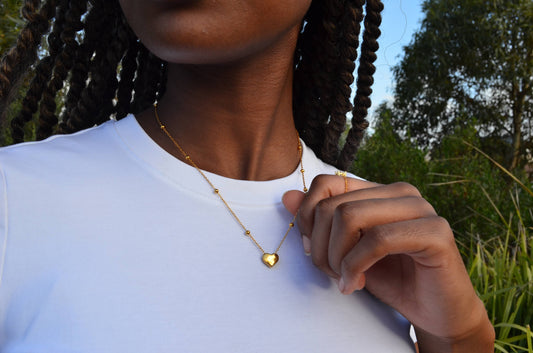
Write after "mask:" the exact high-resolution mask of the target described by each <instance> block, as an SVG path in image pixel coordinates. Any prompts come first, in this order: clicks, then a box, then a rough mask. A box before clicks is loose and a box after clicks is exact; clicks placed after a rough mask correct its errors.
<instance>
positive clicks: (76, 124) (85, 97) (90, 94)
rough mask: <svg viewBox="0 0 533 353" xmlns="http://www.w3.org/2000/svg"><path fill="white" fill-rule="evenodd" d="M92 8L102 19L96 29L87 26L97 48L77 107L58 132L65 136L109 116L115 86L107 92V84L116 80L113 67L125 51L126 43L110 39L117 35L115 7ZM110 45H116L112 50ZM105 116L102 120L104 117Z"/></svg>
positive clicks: (100, 0) (103, 3)
mask: <svg viewBox="0 0 533 353" xmlns="http://www.w3.org/2000/svg"><path fill="white" fill-rule="evenodd" d="M95 6H101V7H102V10H101V11H102V14H105V18H104V20H103V21H101V23H99V25H100V26H99V27H98V28H96V26H95V23H91V24H90V26H91V31H94V32H97V33H94V35H95V40H98V41H100V42H101V43H105V44H101V45H99V46H96V50H95V51H94V54H91V56H94V57H93V59H92V61H91V62H90V63H89V73H88V77H89V78H90V79H89V80H88V83H86V86H85V88H84V89H83V90H82V92H81V95H80V99H79V101H78V103H77V104H76V105H75V106H73V107H72V110H71V112H70V114H69V118H68V120H67V121H66V122H65V126H64V127H63V128H62V130H63V131H65V132H74V131H78V130H81V129H85V128H88V127H91V126H93V125H95V124H98V123H101V122H103V121H105V120H107V119H108V118H109V115H110V114H111V113H112V112H113V103H112V101H113V99H114V98H115V97H114V93H113V92H114V89H113V88H114V87H116V85H117V84H116V83H111V86H112V87H113V88H112V89H109V88H108V84H109V82H110V81H113V80H115V79H116V72H117V66H118V63H119V61H120V59H121V58H122V55H123V53H124V52H125V51H126V48H125V47H126V46H127V43H120V44H118V45H117V42H116V41H115V40H114V39H113V40H112V38H114V36H116V35H117V33H116V31H117V26H118V22H119V21H120V20H119V17H120V13H117V9H118V8H117V6H118V5H117V4H116V3H114V2H108V1H104V0H98V1H96V4H95ZM112 45H117V47H116V48H113V47H112ZM104 115H105V117H104Z"/></svg>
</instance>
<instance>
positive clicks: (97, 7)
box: [59, 1, 107, 133]
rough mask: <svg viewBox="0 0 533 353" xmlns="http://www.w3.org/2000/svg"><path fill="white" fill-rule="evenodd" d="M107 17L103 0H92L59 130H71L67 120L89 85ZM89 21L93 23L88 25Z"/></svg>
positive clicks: (64, 131) (85, 20) (63, 131)
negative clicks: (88, 80) (92, 60)
mask: <svg viewBox="0 0 533 353" xmlns="http://www.w3.org/2000/svg"><path fill="white" fill-rule="evenodd" d="M106 20H107V17H106V16H105V12H104V9H103V2H102V1H91V8H90V10H89V11H88V13H87V16H86V17H85V19H84V23H85V25H84V28H85V31H84V32H85V33H84V34H85V35H84V38H83V42H82V43H81V44H80V46H79V47H78V50H77V53H76V62H75V63H74V66H73V67H72V72H71V76H70V81H69V84H68V86H69V90H68V93H67V97H66V100H65V109H64V111H63V113H62V115H61V123H60V125H59V132H60V133H66V132H69V128H68V126H67V122H68V121H69V120H70V119H71V118H72V111H73V110H74V108H75V107H76V105H77V104H78V102H79V101H80V99H81V93H82V91H83V90H84V89H85V87H86V85H87V78H88V76H89V68H90V62H91V58H92V56H93V54H94V51H95V50H96V46H97V43H98V38H99V36H100V34H101V28H102V27H103V26H104V25H105V21H106ZM87 23H90V24H93V25H91V26H87Z"/></svg>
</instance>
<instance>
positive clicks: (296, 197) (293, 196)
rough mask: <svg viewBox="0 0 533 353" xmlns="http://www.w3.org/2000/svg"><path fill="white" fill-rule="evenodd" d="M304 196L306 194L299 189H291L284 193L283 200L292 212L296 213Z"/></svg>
mask: <svg viewBox="0 0 533 353" xmlns="http://www.w3.org/2000/svg"><path fill="white" fill-rule="evenodd" d="M304 197H305V194H304V193H303V192H301V191H298V190H290V191H287V192H286V193H285V194H283V197H282V198H281V201H282V202H283V205H284V206H285V208H286V209H287V210H288V211H289V212H290V213H292V214H293V215H296V212H298V209H299V208H300V205H301V203H302V201H303V199H304Z"/></svg>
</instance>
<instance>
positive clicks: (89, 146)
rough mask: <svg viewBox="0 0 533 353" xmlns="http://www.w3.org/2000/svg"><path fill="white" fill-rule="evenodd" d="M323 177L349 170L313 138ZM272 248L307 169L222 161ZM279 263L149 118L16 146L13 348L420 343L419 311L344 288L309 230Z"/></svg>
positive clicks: (309, 173)
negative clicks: (320, 265) (317, 252)
mask: <svg viewBox="0 0 533 353" xmlns="http://www.w3.org/2000/svg"><path fill="white" fill-rule="evenodd" d="M303 163H304V168H305V170H306V178H307V180H308V182H310V181H311V180H312V178H313V177H314V176H316V175H318V174H321V173H326V174H332V173H333V172H334V171H335V169H334V168H333V167H331V166H328V165H326V164H324V163H323V162H321V161H320V160H318V159H317V158H316V156H315V155H314V154H313V152H312V151H311V150H310V149H308V148H307V147H305V148H304V156H303ZM206 174H207V175H208V177H209V178H210V179H211V181H212V182H213V184H214V185H215V186H216V187H217V188H219V189H220V190H221V192H222V193H223V196H224V197H225V198H226V200H227V201H228V202H229V203H230V204H231V207H232V208H233V209H234V211H235V212H236V213H237V214H238V215H239V217H240V218H241V219H242V221H243V223H244V224H245V225H246V226H247V227H248V228H249V229H250V230H251V231H252V233H253V234H254V236H255V237H256V239H257V241H258V242H259V243H260V244H261V245H262V246H263V247H264V248H265V250H266V251H274V250H275V249H276V247H277V245H278V243H279V241H280V240H281V238H282V236H283V234H284V232H285V231H286V229H287V226H288V223H289V222H290V220H291V218H292V217H291V215H290V214H289V213H288V212H287V211H286V210H285V208H284V207H283V205H282V203H281V196H282V195H283V193H284V192H285V191H287V190H290V189H300V190H301V189H302V181H301V175H300V173H299V171H298V170H295V171H294V172H293V173H292V174H291V175H289V176H287V177H285V178H281V179H278V180H272V181H259V182H258V181H242V180H234V179H229V178H225V177H221V176H218V175H214V174H211V173H206ZM279 255H280V260H279V263H278V264H277V265H276V266H275V267H274V268H272V269H268V268H267V267H266V266H265V265H264V264H263V263H262V262H261V259H260V258H261V253H260V251H259V250H258V249H257V248H256V247H255V246H254V245H253V244H252V243H251V242H250V240H249V239H247V238H246V237H244V236H243V231H242V229H241V228H240V226H239V225H238V224H237V223H236V221H235V220H234V219H233V218H232V217H231V215H230V214H229V213H228V210H227V209H226V208H225V207H224V206H223V205H222V203H221V201H220V200H219V199H218V197H217V196H216V195H214V194H213V191H212V190H211V189H210V187H209V186H208V185H207V183H206V182H205V180H204V179H203V178H202V177H201V176H200V175H199V174H198V171H196V170H195V169H194V168H192V167H191V166H189V165H187V164H185V163H183V162H181V161H179V160H177V159H176V158H174V157H173V156H171V155H170V154H168V153H167V152H165V151H164V150H163V149H161V148H160V147H159V146H158V145H157V144H156V143H155V142H153V141H152V140H151V139H150V138H149V136H148V135H147V134H146V133H145V132H144V131H143V129H142V128H141V127H140V126H139V124H138V123H137V121H136V120H135V118H134V117H133V116H128V117H126V118H124V119H123V120H121V121H119V122H116V121H109V122H107V123H105V124H103V125H101V126H99V127H95V128H92V129H89V130H85V131H82V132H79V133H76V134H73V135H67V136H55V137H52V138H49V139H48V140H46V141H43V142H33V143H25V144H21V145H16V146H11V147H7V148H3V149H1V150H0V352H5V353H19V352H25V353H28V352H32V353H33V352H54V353H61V352H76V353H89V352H99V353H106V352H110V353H111V352H114V353H116V352H129V353H136V352H139V353H141V352H150V353H153V352H159V353H165V352H169V353H170V352H172V353H175V352H204V353H205V352H212V351H213V352H214V351H216V352H265V353H266V352H307V353H309V352H329V353H335V352H414V348H413V344H412V342H411V340H410V338H409V323H408V322H407V321H406V320H405V319H403V318H402V317H401V316H399V315H398V314H397V313H396V312H395V311H393V310H392V309H390V308H389V307H387V306H385V305H383V304H382V303H380V302H379V301H378V300H376V299H374V298H373V297H372V296H371V295H370V294H369V293H367V292H365V291H362V292H359V293H355V294H353V295H348V296H344V295H341V294H340V293H339V291H338V289H337V287H336V284H335V283H334V282H333V281H332V280H330V279H329V278H328V277H327V276H326V275H325V274H323V273H322V272H320V271H319V270H318V269H316V268H315V267H314V266H313V264H312V262H311V259H310V258H309V257H306V256H305V255H304V251H303V248H302V244H301V237H300V236H299V232H298V230H297V229H294V230H293V231H292V232H291V233H290V234H289V236H288V237H287V240H286V241H285V243H284V244H283V247H282V248H281V250H280V252H279Z"/></svg>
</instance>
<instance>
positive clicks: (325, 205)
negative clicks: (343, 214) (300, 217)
mask: <svg viewBox="0 0 533 353" xmlns="http://www.w3.org/2000/svg"><path fill="white" fill-rule="evenodd" d="M334 207H335V205H334V203H333V201H332V200H331V199H329V198H328V199H323V200H320V201H319V202H318V203H317V204H316V208H315V214H316V215H318V216H320V215H324V214H329V213H331V212H332V210H333V209H334Z"/></svg>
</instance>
